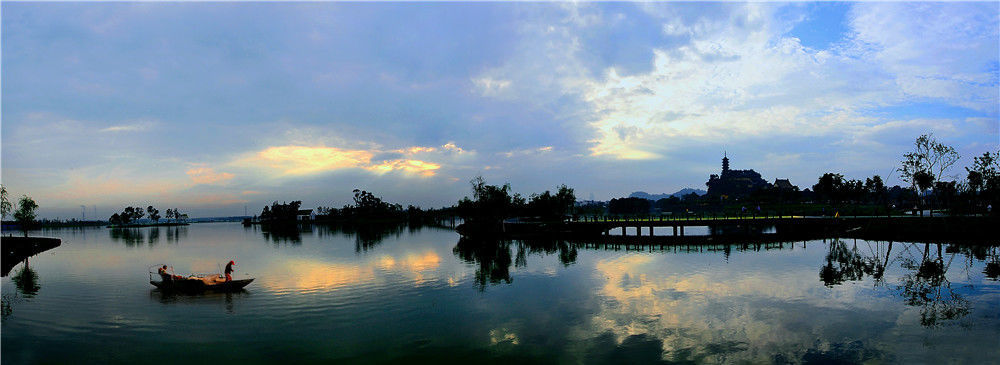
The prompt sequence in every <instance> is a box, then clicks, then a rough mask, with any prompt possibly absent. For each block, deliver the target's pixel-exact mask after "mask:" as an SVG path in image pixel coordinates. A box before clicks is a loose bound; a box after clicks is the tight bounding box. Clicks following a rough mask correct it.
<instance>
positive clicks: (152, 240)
mask: <svg viewBox="0 0 1000 365" xmlns="http://www.w3.org/2000/svg"><path fill="white" fill-rule="evenodd" d="M159 242H160V227H152V228H150V229H149V237H148V240H147V241H146V243H147V244H149V247H153V246H156V244H157V243H159Z"/></svg>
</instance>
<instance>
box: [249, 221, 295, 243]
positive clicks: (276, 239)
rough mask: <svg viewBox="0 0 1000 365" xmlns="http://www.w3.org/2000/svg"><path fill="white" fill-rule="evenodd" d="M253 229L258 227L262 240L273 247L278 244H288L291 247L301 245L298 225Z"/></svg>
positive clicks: (269, 225) (278, 225) (275, 225)
mask: <svg viewBox="0 0 1000 365" xmlns="http://www.w3.org/2000/svg"><path fill="white" fill-rule="evenodd" d="M253 227H254V230H256V228H258V227H259V228H260V233H261V235H263V236H264V239H265V240H267V241H270V242H271V243H273V244H274V245H275V246H277V245H278V244H280V243H290V244H292V245H301V244H302V228H301V227H299V226H298V225H294V224H289V225H284V224H264V225H260V226H253Z"/></svg>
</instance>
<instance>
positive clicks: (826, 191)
mask: <svg viewBox="0 0 1000 365" xmlns="http://www.w3.org/2000/svg"><path fill="white" fill-rule="evenodd" d="M843 191H844V175H841V174H834V173H830V172H828V173H825V174H823V176H820V178H819V181H818V182H816V185H813V192H814V193H816V195H817V196H818V197H819V198H820V199H824V200H830V201H834V202H839V201H840V199H841V197H842V195H841V194H842V192H843Z"/></svg>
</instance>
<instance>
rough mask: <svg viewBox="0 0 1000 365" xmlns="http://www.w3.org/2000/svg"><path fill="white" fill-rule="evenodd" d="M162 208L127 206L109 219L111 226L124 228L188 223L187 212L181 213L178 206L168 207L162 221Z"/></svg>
mask: <svg viewBox="0 0 1000 365" xmlns="http://www.w3.org/2000/svg"><path fill="white" fill-rule="evenodd" d="M147 214H148V219H147V220H145V221H140V220H141V219H142V217H143V216H147ZM160 218H161V217H160V210H159V209H156V208H154V207H153V206H152V205H150V206H147V207H146V209H142V207H125V209H122V211H121V213H115V214H112V215H111V218H109V219H108V223H109V224H110V226H111V227H114V228H122V227H152V226H178V225H187V224H188V223H187V222H186V221H187V219H188V216H187V214H182V213H180V210H178V209H177V208H173V209H167V211H166V217H165V218H166V220H165V221H164V222H162V223H161V222H160Z"/></svg>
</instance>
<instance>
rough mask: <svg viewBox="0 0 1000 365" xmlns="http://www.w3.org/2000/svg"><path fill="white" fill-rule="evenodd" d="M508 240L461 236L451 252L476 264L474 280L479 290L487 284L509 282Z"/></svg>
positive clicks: (509, 242)
mask: <svg viewBox="0 0 1000 365" xmlns="http://www.w3.org/2000/svg"><path fill="white" fill-rule="evenodd" d="M510 246H511V241H510V240H486V239H469V238H465V237H462V238H460V239H459V240H458V244H456V245H455V248H454V249H453V250H452V252H454V253H455V256H458V257H459V258H461V259H462V260H464V261H465V262H468V263H474V264H476V265H477V266H476V273H475V280H476V285H477V286H478V287H479V289H480V290H482V289H484V288H485V287H486V285H488V284H499V283H507V284H510V282H511V280H510V264H511V256H510Z"/></svg>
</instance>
